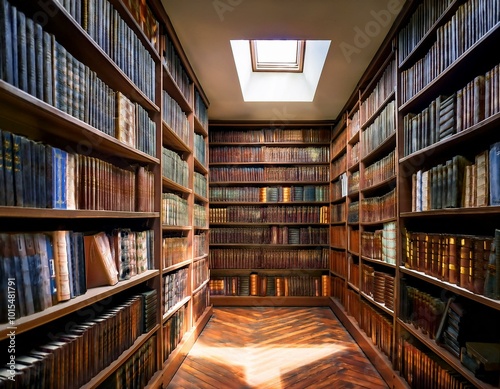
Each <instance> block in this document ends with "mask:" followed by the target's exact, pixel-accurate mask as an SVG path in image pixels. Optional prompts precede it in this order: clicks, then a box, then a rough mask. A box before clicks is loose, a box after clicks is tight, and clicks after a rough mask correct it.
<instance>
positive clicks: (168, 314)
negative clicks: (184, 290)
mask: <svg viewBox="0 0 500 389" xmlns="http://www.w3.org/2000/svg"><path fill="white" fill-rule="evenodd" d="M190 300H191V296H186V297H184V298H183V299H182V300H181V301H179V302H178V303H177V304H175V305H174V306H173V307H172V308H170V309H169V310H168V312H165V313H164V314H163V316H162V323H165V322H166V321H167V320H168V319H170V318H171V317H172V316H173V315H174V314H175V313H176V312H177V311H178V310H179V308H181V307H182V306H184V305H186V304H187V303H188V302H189V301H190ZM161 308H162V309H163V307H161Z"/></svg>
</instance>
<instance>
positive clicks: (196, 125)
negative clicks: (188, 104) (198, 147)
mask: <svg viewBox="0 0 500 389" xmlns="http://www.w3.org/2000/svg"><path fill="white" fill-rule="evenodd" d="M194 132H195V133H197V134H200V135H203V136H204V137H208V130H207V129H206V128H205V127H203V124H201V121H200V119H198V117H197V116H196V115H194Z"/></svg>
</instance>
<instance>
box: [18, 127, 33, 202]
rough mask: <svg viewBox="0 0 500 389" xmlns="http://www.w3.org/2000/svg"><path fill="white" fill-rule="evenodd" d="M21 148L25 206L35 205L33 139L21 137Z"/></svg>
mask: <svg viewBox="0 0 500 389" xmlns="http://www.w3.org/2000/svg"><path fill="white" fill-rule="evenodd" d="M20 142H21V149H20V156H21V157H20V159H21V161H22V162H21V171H22V176H23V203H24V205H23V206H24V207H34V206H35V202H34V201H33V186H32V179H33V170H32V166H33V163H32V160H31V157H32V153H31V141H30V140H29V139H28V138H25V137H24V136H22V137H20Z"/></svg>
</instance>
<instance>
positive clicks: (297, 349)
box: [167, 307, 388, 389]
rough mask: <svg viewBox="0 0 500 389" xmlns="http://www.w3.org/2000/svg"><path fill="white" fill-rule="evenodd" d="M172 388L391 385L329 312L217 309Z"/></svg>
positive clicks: (337, 388)
mask: <svg viewBox="0 0 500 389" xmlns="http://www.w3.org/2000/svg"><path fill="white" fill-rule="evenodd" d="M167 388H169V389H180V388H185V389H204V388H217V389H225V388H227V389H243V388H248V389H284V388H295V389H302V388H307V389H316V388H335V389H340V388H367V389H377V388H388V386H387V384H386V383H385V381H384V380H383V379H382V377H381V376H380V375H379V373H378V372H377V371H376V370H375V368H374V367H373V365H372V364H371V363H370V361H369V360H368V358H367V357H366V356H365V354H364V353H363V352H362V351H361V349H360V347H359V346H358V345H357V343H356V342H355V341H354V340H353V338H352V337H351V335H350V334H349V333H348V332H347V330H346V329H345V328H344V327H343V326H342V324H341V323H340V321H339V320H338V319H337V318H336V317H335V315H334V314H333V312H332V311H331V310H330V309H329V308H281V307H280V308H270V307H245V308H239V307H237V308H235V307H227V308H226V307H218V308H214V315H213V316H212V318H211V319H210V321H209V322H208V324H207V326H206V327H205V329H204V330H203V332H202V334H201V336H200V337H199V338H198V340H197V342H196V343H195V345H194V346H193V348H192V349H191V351H190V353H189V354H188V356H187V357H186V359H185V360H184V362H183V364H182V366H181V367H180V368H179V370H178V371H177V373H176V374H175V376H174V378H173V379H172V381H171V382H170V384H169V385H168V387H167Z"/></svg>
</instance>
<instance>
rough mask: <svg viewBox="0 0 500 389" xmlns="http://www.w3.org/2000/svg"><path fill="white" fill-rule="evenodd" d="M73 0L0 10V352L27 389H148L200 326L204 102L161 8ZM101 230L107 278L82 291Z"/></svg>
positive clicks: (204, 281)
mask: <svg viewBox="0 0 500 389" xmlns="http://www.w3.org/2000/svg"><path fill="white" fill-rule="evenodd" d="M75 3H76V4H75ZM82 4H83V3H80V2H51V4H50V7H48V8H47V7H45V5H44V4H42V3H30V4H28V3H26V4H24V3H23V4H15V7H14V5H13V3H12V2H9V1H8V0H2V1H1V2H0V8H1V12H0V22H1V28H2V29H4V28H7V27H8V26H9V25H8V24H7V22H10V23H12V21H13V20H15V21H16V25H17V29H12V30H10V29H9V30H10V31H13V32H15V34H14V35H13V36H12V40H9V38H8V37H7V36H6V35H5V34H4V33H3V32H2V34H1V35H2V37H5V39H6V41H5V42H3V43H2V50H3V51H2V55H0V58H1V61H2V66H0V68H1V71H0V101H1V104H0V106H1V107H0V130H1V140H2V142H1V144H2V150H1V153H0V157H1V158H0V161H1V162H2V169H0V171H1V179H2V182H5V183H6V185H5V186H4V184H3V183H2V189H1V192H2V193H0V218H1V219H2V227H1V230H0V237H1V238H0V241H1V245H0V246H1V250H0V256H1V257H2V266H1V274H2V279H4V276H5V279H8V280H9V283H10V284H9V285H8V286H11V287H15V288H16V289H15V290H16V293H15V299H16V301H15V304H14V305H16V307H15V309H14V310H7V307H6V306H4V303H3V302H2V315H5V317H2V323H0V343H1V344H2V345H4V346H5V347H6V348H7V345H8V344H9V332H11V331H12V330H14V331H15V335H16V358H18V365H17V367H16V376H17V378H16V379H19V380H22V381H23V382H24V383H25V384H26V386H30V385H31V383H30V382H31V381H30V380H35V381H33V382H39V380H42V381H40V382H44V383H45V384H46V385H45V386H51V387H52V386H54V385H56V386H57V385H59V386H58V387H65V388H69V387H85V388H95V387H100V386H102V385H104V386H106V385H113V382H115V381H116V380H118V379H119V380H122V379H124V380H125V381H126V382H127V384H128V385H130V386H134V387H148V388H158V387H161V386H162V385H164V384H167V383H168V382H169V381H170V379H171V377H172V375H173V373H174V372H175V370H176V369H177V367H178V366H179V365H180V363H181V362H182V360H183V358H184V356H185V355H186V351H187V350H189V348H190V347H191V346H192V344H193V342H194V340H195V339H196V337H197V336H198V335H199V333H200V332H201V330H202V328H203V327H204V325H205V324H206V323H207V321H208V319H209V318H210V315H211V305H210V301H209V295H208V240H207V235H208V219H207V215H208V195H207V193H208V184H207V176H208V170H207V161H206V155H207V152H206V150H207V143H208V132H207V130H208V116H207V109H208V101H207V99H206V96H205V95H204V93H203V90H202V88H201V85H200V84H199V82H198V80H197V79H196V76H195V74H194V72H193V70H192V69H191V67H190V65H189V62H188V61H187V58H186V56H185V54H184V52H183V51H182V47H181V46H180V44H179V41H178V39H177V37H176V35H175V31H174V30H173V28H172V26H171V23H170V20H169V19H168V16H167V15H166V13H165V11H164V10H163V7H162V6H161V4H160V3H159V2H157V1H151V2H148V3H146V2H144V3H141V4H140V6H139V3H136V2H131V1H121V0H109V1H107V0H101V1H97V2H92V5H91V7H90V8H85V7H83V5H82ZM97 14H99V15H102V18H100V19H99V28H97V20H96V18H95V15H97ZM33 20H34V21H35V23H33ZM17 22H19V23H17ZM10 26H11V25H10ZM112 26H114V29H113V28H112ZM2 31H4V30H2ZM2 39H4V38H2ZM117 41H120V42H121V44H120V45H116V42H117ZM44 44H45V46H44ZM14 47H15V48H16V50H18V53H16V58H18V61H13V62H10V61H11V60H12V58H14V57H13V53H12V51H13V50H14ZM18 55H19V57H17V56H18ZM173 56H177V57H175V61H174V63H175V64H174V66H173V67H172V66H171V64H170V63H169V60H171V59H172V58H173ZM7 59H8V60H7ZM172 107H175V109H172ZM7 146H8V147H7ZM18 147H19V148H18ZM6 150H7V151H6ZM165 150H168V151H170V152H171V154H169V155H168V156H167V157H165V156H164V151H165ZM174 154H175V155H176V156H177V158H175V156H174ZM59 156H62V157H59ZM6 161H7V162H8V163H7V165H6V164H5V163H4V162H6ZM14 162H15V163H16V165H15V166H14ZM9 164H10V166H9ZM172 165H173V166H175V169H171V167H172ZM179 166H182V168H180V167H179ZM8 168H10V169H11V170H10V171H8V170H7V169H8ZM49 172H50V175H48V174H49ZM7 173H9V174H10V175H8V174H7ZM49 180H50V181H49ZM20 183H22V185H19V184H20ZM51 183H53V186H52V184H51ZM16 184H17V185H16ZM58 188H62V189H63V190H58ZM164 195H168V196H170V195H172V197H169V199H168V200H169V203H168V207H169V210H170V211H171V212H170V214H169V217H168V218H167V217H166V215H165V208H167V207H166V205H165V204H164V203H165V201H164ZM174 196H175V197H174ZM182 206H185V207H186V211H185V216H186V218H185V219H182V218H180V219H177V217H178V215H174V217H173V218H172V213H174V212H172V211H173V210H175V211H177V209H179V208H180V207H182ZM175 213H176V212H175ZM100 232H104V233H106V234H108V236H109V242H110V243H108V245H109V244H111V246H110V247H108V249H107V250H108V251H107V253H109V254H106V251H105V254H103V255H104V256H103V258H108V259H110V260H111V261H112V262H114V261H115V259H116V262H114V266H116V269H117V273H118V280H117V282H110V284H109V285H107V284H105V283H103V284H99V285H90V284H89V283H88V282H89V279H90V278H89V277H90V273H91V272H90V271H89V269H90V270H91V269H93V268H94V266H96V265H95V264H94V262H92V263H91V262H89V261H90V258H91V257H90V256H91V255H96V254H93V253H94V251H92V250H93V249H92V248H91V243H87V241H88V242H90V241H91V239H96V242H97V238H93V236H96V234H98V233H100ZM105 241H106V240H105ZM105 241H102V242H105ZM33 242H34V243H33ZM14 244H16V246H14ZM33 244H34V246H33ZM101 244H104V247H105V246H106V243H101ZM49 247H50V250H52V249H53V250H54V252H53V253H52V255H54V259H55V261H54V263H56V264H57V266H58V267H54V268H51V266H52V265H51V261H49V259H50V258H51V257H52V255H51V252H49V251H47V250H49ZM64 247H66V248H65V249H64ZM14 249H15V250H14ZM111 249H112V250H111ZM87 250H88V251H87ZM25 256H26V257H25ZM49 257H50V258H49ZM17 258H19V259H17ZM93 260H94V259H93ZM96 263H97V262H96ZM25 264H29V265H30V266H32V267H29V266H28V267H26V266H24V265H25ZM36 266H38V267H36ZM107 268H109V266H108V267H107ZM18 269H19V270H18ZM23 269H24V270H23ZM34 269H40V276H38V275H37V272H36V270H34ZM23 271H24V273H23ZM51 274H52V276H51ZM65 275H66V276H67V277H69V284H68V285H69V286H68V287H67V286H66V285H67V283H64V276H65ZM51 280H52V281H51ZM85 281H87V282H85ZM51 282H52V284H51ZM95 282H97V281H95ZM101 282H102V281H101ZM172 282H174V283H175V282H180V283H181V284H183V285H184V287H183V288H171V285H173V284H172ZM14 284H17V285H14ZM8 286H7V285H5V287H4V286H3V285H2V288H1V293H2V296H5V297H6V296H7V294H8V292H10V293H11V294H12V292H11V290H10V291H9V290H8ZM38 286H40V288H39V287H38ZM38 289H40V291H39V290H38ZM56 289H57V291H59V292H63V291H64V292H66V291H69V295H57V294H55V291H56ZM181 289H182V292H183V293H180V292H181ZM174 295H175V298H174V299H171V298H172V297H174ZM4 308H5V309H4ZM8 319H12V320H13V321H12V322H9V321H8ZM92 337H96V338H95V339H99V340H92V339H93V338H92ZM174 338H175V340H174ZM33 339H38V340H37V341H36V342H33ZM89 353H92V355H93V356H95V358H87V357H86V356H87V354H89ZM66 354H67V355H72V356H73V357H71V358H66V357H64V355H66ZM28 356H30V357H28ZM49 360H50V361H51V362H50V366H49V362H48V361H49ZM2 362H4V364H5V363H6V362H8V361H7V360H2ZM47 369H51V370H50V371H51V372H52V373H51V374H50V375H48V374H47V375H46V374H45V372H46V371H48V370H47ZM137 369H140V370H137ZM132 370H134V371H136V372H137V373H138V374H136V375H134V377H132V376H130V374H129V372H130V371H132ZM67 371H73V372H74V376H72V377H69V375H68V374H67V373H66V372H67ZM0 374H1V377H2V378H3V379H5V378H6V377H8V375H9V374H10V372H9V371H8V370H7V369H2V370H1V373H0ZM54 377H58V378H57V380H56V379H55V378H54ZM56 381H57V382H56ZM54 387H55V386H54Z"/></svg>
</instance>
